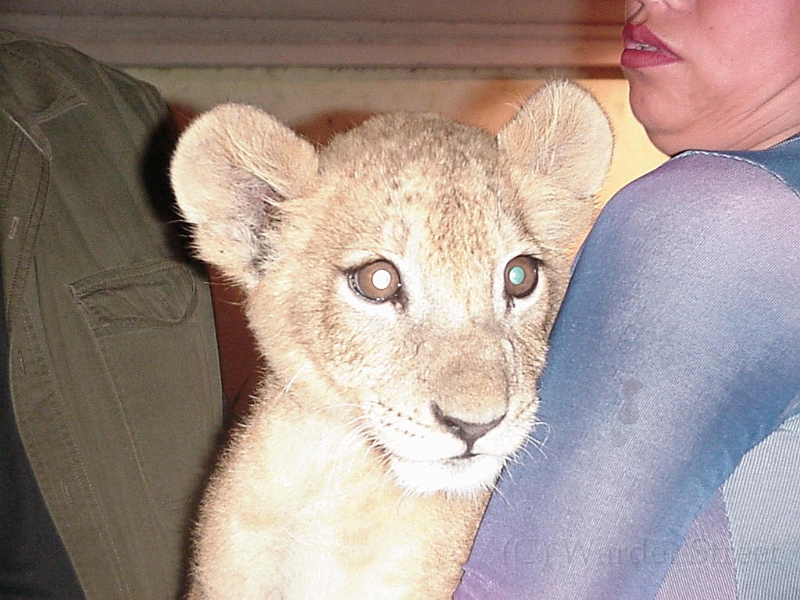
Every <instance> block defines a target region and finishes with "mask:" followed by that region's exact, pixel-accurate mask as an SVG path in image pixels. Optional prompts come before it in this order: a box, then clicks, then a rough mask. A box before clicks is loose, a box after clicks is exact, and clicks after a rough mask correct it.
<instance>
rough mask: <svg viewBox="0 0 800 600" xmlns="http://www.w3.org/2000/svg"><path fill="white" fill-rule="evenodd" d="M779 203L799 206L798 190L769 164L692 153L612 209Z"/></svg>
mask: <svg viewBox="0 0 800 600" xmlns="http://www.w3.org/2000/svg"><path fill="white" fill-rule="evenodd" d="M797 164H800V159H798V163H797ZM780 197H782V198H784V199H785V200H787V201H789V202H800V198H798V192H797V190H796V189H795V187H793V186H792V185H791V184H790V183H789V182H787V180H786V177H784V176H783V175H782V174H781V173H780V172H778V171H777V170H775V169H772V168H770V166H769V165H768V164H764V163H760V162H758V161H755V160H753V159H752V158H750V157H747V156H740V155H736V154H723V153H717V152H706V151H691V152H686V153H683V154H680V155H678V156H676V157H674V158H671V159H670V160H668V161H667V162H665V163H664V164H662V165H661V166H660V167H658V168H656V169H655V170H653V171H651V172H650V173H647V174H646V175H643V176H642V177H640V178H638V179H636V180H635V181H633V182H631V183H630V184H628V185H627V186H625V187H624V188H622V189H621V190H620V191H619V192H618V193H617V194H616V195H615V196H614V198H612V200H611V201H610V202H609V206H608V207H607V208H610V209H613V208H615V207H616V208H618V209H623V210H629V209H631V208H634V207H638V208H640V209H643V210H649V209H654V208H658V207H661V208H668V207H672V208H675V207H677V206H689V207H694V208H695V209H696V210H698V211H703V210H704V209H705V210H712V211H713V210H718V209H719V208H720V207H721V205H724V206H727V207H729V206H730V205H736V204H740V203H743V204H744V205H752V204H754V203H755V204H758V203H759V202H760V201H764V202H770V203H774V202H775V201H776V199H777V198H780Z"/></svg>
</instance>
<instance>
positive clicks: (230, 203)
mask: <svg viewBox="0 0 800 600" xmlns="http://www.w3.org/2000/svg"><path fill="white" fill-rule="evenodd" d="M317 173H318V161H317V154H316V151H315V150H314V147H313V146H312V145H311V144H310V143H309V142H307V141H306V140H304V139H302V138H300V137H299V136H298V135H297V134H295V133H294V132H293V131H292V130H291V129H289V128H288V127H286V126H285V125H283V124H281V123H280V122H278V121H277V120H276V119H275V118H274V117H272V116H271V115H269V114H267V113H266V112H264V111H262V110H260V109H258V108H255V107H253V106H246V105H242V104H223V105H221V106H218V107H216V108H214V109H212V110H211V111H209V112H207V113H205V114H203V115H201V116H200V117H198V118H197V119H196V120H195V121H194V122H193V123H192V124H191V126H190V127H189V128H188V129H187V130H186V132H185V133H184V134H183V135H182V136H181V138H180V140H179V142H178V146H177V148H176V150H175V154H174V156H173V158H172V164H171V169H170V177H171V180H172V187H173V189H174V191H175V196H176V199H177V202H178V206H179V207H180V209H181V211H182V213H183V217H184V218H185V219H186V220H187V221H188V222H189V223H191V224H192V225H193V227H194V231H193V235H194V240H195V245H196V248H197V251H198V254H199V256H200V257H201V258H202V259H203V260H205V261H206V262H208V263H211V264H213V265H215V266H217V267H218V268H219V269H220V270H221V271H222V272H223V273H224V274H225V275H226V276H227V277H230V278H231V279H232V280H233V281H235V282H236V283H238V284H240V285H243V286H244V287H245V288H251V287H253V286H254V285H255V284H256V283H257V282H258V280H259V278H260V276H261V266H262V265H263V260H264V258H265V257H266V256H267V255H268V254H269V252H270V249H271V248H272V247H273V246H274V244H275V241H276V237H277V235H278V225H279V221H280V210H281V209H280V204H281V202H284V201H286V200H291V199H293V198H298V197H302V196H304V195H306V194H307V193H308V192H309V190H311V189H312V188H313V186H314V185H315V183H316V178H317Z"/></svg>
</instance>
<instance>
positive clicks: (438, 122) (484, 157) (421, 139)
mask: <svg viewBox="0 0 800 600" xmlns="http://www.w3.org/2000/svg"><path fill="white" fill-rule="evenodd" d="M498 162H499V151H498V147H497V142H496V140H495V138H494V136H493V135H492V134H490V133H489V132H487V131H484V130H481V129H478V128H475V127H470V126H467V125H462V124H459V123H454V122H451V121H448V120H446V119H444V118H442V117H440V116H438V115H432V114H425V113H421V114H415V113H399V114H398V113H395V114H390V115H384V116H380V117H375V118H373V119H371V120H369V121H367V122H366V123H364V124H363V125H361V126H359V127H357V128H355V129H353V130H351V131H349V132H347V133H345V134H342V135H339V136H337V137H336V138H334V140H333V141H332V142H331V144H330V145H329V146H328V147H327V148H325V149H324V150H323V151H322V152H321V155H320V174H321V182H322V188H323V190H324V191H323V192H322V193H324V194H326V195H328V194H329V195H330V196H331V197H330V198H329V202H330V203H331V204H332V205H333V206H332V207H333V208H334V209H335V207H336V206H337V205H340V206H342V207H343V208H345V209H349V207H348V206H347V205H350V204H354V205H355V206H354V207H352V208H353V209H354V210H357V211H359V212H362V211H363V210H364V208H365V206H369V207H370V208H371V212H377V213H383V214H381V218H397V217H399V216H402V215H405V217H406V218H407V219H410V220H412V221H414V220H416V219H417V218H419V217H420V212H422V213H424V215H425V216H426V218H427V219H429V220H432V221H434V222H433V223H431V224H430V227H431V228H432V229H434V230H443V229H447V230H452V229H456V228H458V227H459V224H460V223H463V222H465V221H470V220H474V219H476V218H480V214H481V213H483V212H485V211H486V210H487V208H488V207H487V205H488V206H491V209H490V210H491V211H494V210H497V207H496V203H497V201H498V188H499V187H500V181H499V169H498ZM473 213H474V214H473ZM454 217H455V221H454V222H451V221H453V219H454ZM436 221H442V222H441V223H437V222H436ZM474 225H475V224H473V226H474Z"/></svg>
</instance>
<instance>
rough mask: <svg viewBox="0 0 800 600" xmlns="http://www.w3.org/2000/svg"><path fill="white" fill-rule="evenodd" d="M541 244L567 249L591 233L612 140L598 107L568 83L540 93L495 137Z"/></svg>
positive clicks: (542, 89) (560, 83)
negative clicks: (589, 231)
mask: <svg viewBox="0 0 800 600" xmlns="http://www.w3.org/2000/svg"><path fill="white" fill-rule="evenodd" d="M497 141H498V145H499V147H500V149H501V151H502V153H503V156H504V157H505V160H506V166H507V167H508V170H509V172H510V174H511V176H512V179H513V180H514V181H516V183H517V185H518V186H519V189H520V192H521V193H522V196H523V198H524V204H525V206H524V207H523V209H524V212H525V214H526V215H527V217H528V219H529V221H530V222H531V223H533V224H535V227H534V230H536V231H537V232H538V233H539V237H540V241H542V242H543V243H545V244H547V245H550V246H552V247H553V248H555V249H557V248H562V249H563V248H569V247H570V246H572V245H574V243H575V241H576V240H577V239H578V238H579V237H580V236H581V235H582V234H584V233H586V229H588V227H589V224H590V223H591V220H592V218H593V216H594V212H595V209H596V207H595V203H594V200H595V197H596V195H597V193H598V192H599V191H600V189H601V187H602V185H603V182H604V181H605V178H606V175H607V174H608V170H609V167H610V165H611V155H612V151H613V146H614V138H613V134H612V131H611V125H610V124H609V121H608V117H606V114H605V112H604V111H603V109H602V107H601V106H600V104H599V103H598V102H597V100H595V98H594V97H593V96H592V95H591V94H590V93H589V92H588V91H586V90H585V89H583V88H582V87H580V86H578V85H577V84H575V83H572V82H569V81H553V82H550V83H548V84H547V85H545V86H543V87H541V88H540V89H539V90H538V91H537V92H536V93H535V94H534V95H533V96H531V98H530V99H529V100H528V101H527V102H526V103H525V104H524V105H523V106H522V107H521V108H520V110H519V112H518V113H517V115H516V116H515V117H514V118H513V119H512V120H511V121H509V122H508V123H507V124H506V125H505V127H503V129H502V130H501V131H500V133H498V135H497Z"/></svg>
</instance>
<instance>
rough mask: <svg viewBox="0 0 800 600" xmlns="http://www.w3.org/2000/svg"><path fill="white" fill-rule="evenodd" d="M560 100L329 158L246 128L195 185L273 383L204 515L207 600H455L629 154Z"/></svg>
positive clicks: (182, 194) (199, 566)
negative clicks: (594, 226) (556, 323)
mask: <svg viewBox="0 0 800 600" xmlns="http://www.w3.org/2000/svg"><path fill="white" fill-rule="evenodd" d="M611 145H612V141H611V133H610V129H609V126H608V123H607V120H606V118H605V116H604V114H603V112H602V110H601V109H600V108H599V106H598V105H597V103H596V102H595V101H594V99H593V98H592V97H591V96H590V95H589V94H588V93H586V92H585V91H583V90H582V89H581V88H579V87H577V86H575V85H573V84H570V83H567V82H554V83H551V84H549V85H547V86H545V87H544V88H542V89H541V90H540V91H539V92H537V93H536V94H535V95H534V96H533V97H532V98H531V99H529V100H528V101H527V102H526V103H525V104H524V105H523V106H522V107H521V109H520V111H519V113H518V114H517V115H516V117H515V118H514V119H512V120H511V121H510V122H509V123H508V124H507V125H506V126H505V127H504V128H503V129H502V130H501V131H500V132H499V133H498V134H497V135H492V134H490V133H488V132H486V131H483V130H480V129H477V128H473V127H468V126H465V125H461V124H457V123H453V122H451V121H448V120H446V119H444V118H442V117H439V116H436V115H428V114H405V113H403V114H391V115H385V116H380V117H376V118H374V119H371V120H370V121H368V122H366V123H365V124H363V125H361V126H359V127H357V128H355V129H353V130H351V131H350V132H347V133H345V134H342V135H341V136H339V137H337V138H335V139H334V140H333V141H332V142H331V144H330V145H329V146H328V147H326V148H324V149H319V150H318V149H315V148H314V147H313V146H311V145H310V144H309V143H308V142H306V141H305V140H303V139H301V138H299V137H298V136H296V135H295V134H294V133H293V132H292V131H291V130H289V129H288V128H287V127H285V126H284V125H282V124H280V123H279V122H277V121H276V120H275V119H274V118H272V117H271V116H269V115H267V114H266V113H264V112H262V111H260V110H258V109H255V108H253V107H247V106H240V105H225V106H221V107H218V108H216V109H214V110H212V111H210V112H209V113H207V114H206V115H204V116H202V117H200V118H199V119H198V120H197V121H196V122H195V123H194V124H193V125H192V126H191V127H190V128H189V130H187V132H186V133H185V134H184V136H183V137H182V139H181V141H180V144H179V146H178V149H177V151H176V154H175V157H174V160H173V165H172V180H173V186H174V188H175V192H176V196H177V199H178V202H179V205H180V207H181V209H182V211H183V214H184V216H185V218H186V220H187V221H189V222H190V223H192V225H193V228H194V236H195V244H196V248H197V251H198V254H199V255H200V256H201V257H202V258H203V259H204V260H206V261H208V262H209V263H212V264H214V265H216V266H217V267H218V268H219V269H221V270H222V271H223V272H224V273H225V274H226V275H227V276H228V277H230V278H231V279H232V280H233V281H235V282H237V283H238V284H239V285H241V286H242V287H243V289H244V290H245V291H246V294H247V312H248V317H249V320H250V324H251V327H252V329H253V332H254V334H255V337H256V339H257V341H258V343H259V345H260V349H261V351H262V352H263V354H264V356H265V359H266V361H267V363H268V365H269V370H268V373H267V374H266V375H265V379H264V382H263V386H262V388H261V391H260V393H259V397H258V399H257V401H256V403H255V406H254V408H253V411H252V414H251V415H250V416H249V418H248V420H247V421H246V423H245V425H244V426H243V427H241V428H239V429H238V430H237V431H235V432H234V434H233V436H232V439H231V442H230V444H229V446H228V448H227V449H226V451H225V452H224V454H223V456H222V459H221V460H220V463H219V465H218V467H217V469H216V471H215V473H214V475H213V476H212V479H211V483H210V485H209V488H208V490H207V492H206V495H205V497H204V500H203V503H202V506H201V511H200V518H199V525H198V528H197V531H196V535H195V539H194V551H193V557H192V569H191V573H190V596H191V597H193V598H207V599H215V598H236V599H237V600H238V599H248V598H261V599H263V598H287V599H288V598H349V599H355V598H382V599H393V598H409V599H410V598H414V599H420V598H425V599H432V598H448V597H451V596H452V593H453V590H454V589H455V587H456V585H457V584H458V580H459V578H460V574H461V565H462V564H463V562H464V561H465V560H466V557H467V555H468V553H469V549H470V546H471V543H472V538H473V536H474V533H475V530H476V528H477V525H478V522H479V520H480V516H481V514H482V511H483V509H484V506H485V503H486V501H487V499H488V495H489V493H490V490H491V488H492V486H493V485H494V482H495V480H496V478H497V476H498V475H499V473H500V470H501V468H502V467H503V465H504V463H505V462H506V461H507V460H508V459H509V458H510V457H512V456H513V455H514V453H515V452H516V451H517V450H519V449H520V447H521V446H522V445H523V443H524V442H525V439H526V436H527V435H528V434H529V433H530V431H531V428H532V427H533V425H534V424H535V415H536V408H537V402H538V400H537V397H536V394H535V390H536V380H537V378H538V376H539V375H540V373H541V371H542V368H543V365H544V360H545V355H546V348H547V337H548V334H549V331H550V328H551V325H552V322H553V320H554V317H555V314H556V312H557V310H558V306H559V304H560V302H561V299H562V297H563V294H564V291H565V287H566V282H567V277H568V268H569V256H570V251H571V250H572V249H574V247H575V245H576V243H577V242H578V241H579V239H580V237H581V236H582V235H583V234H584V233H585V231H586V229H587V228H588V225H589V223H590V220H591V218H592V215H593V197H594V195H595V194H596V193H597V191H598V190H599V188H600V186H601V184H602V181H603V179H604V177H605V174H606V171H607V168H608V165H609V160H610V154H611Z"/></svg>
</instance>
